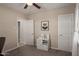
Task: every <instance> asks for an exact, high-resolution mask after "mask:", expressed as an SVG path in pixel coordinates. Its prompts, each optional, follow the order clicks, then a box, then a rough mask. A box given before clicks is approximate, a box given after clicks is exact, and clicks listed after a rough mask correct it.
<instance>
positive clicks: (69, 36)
mask: <svg viewBox="0 0 79 59" xmlns="http://www.w3.org/2000/svg"><path fill="white" fill-rule="evenodd" d="M73 34H74V19H73V14H65V15H59V17H58V48H59V49H60V50H65V51H71V50H72V40H73Z"/></svg>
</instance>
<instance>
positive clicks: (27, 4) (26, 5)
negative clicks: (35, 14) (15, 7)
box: [24, 3, 41, 9]
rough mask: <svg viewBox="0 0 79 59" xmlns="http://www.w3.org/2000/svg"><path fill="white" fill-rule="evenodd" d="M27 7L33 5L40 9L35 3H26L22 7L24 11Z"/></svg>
mask: <svg viewBox="0 0 79 59" xmlns="http://www.w3.org/2000/svg"><path fill="white" fill-rule="evenodd" d="M29 5H33V6H35V7H36V8H37V9H40V8H41V7H40V6H39V5H37V4H36V3H30V4H29V3H26V4H25V6H24V9H26V8H27V7H28V6H29Z"/></svg>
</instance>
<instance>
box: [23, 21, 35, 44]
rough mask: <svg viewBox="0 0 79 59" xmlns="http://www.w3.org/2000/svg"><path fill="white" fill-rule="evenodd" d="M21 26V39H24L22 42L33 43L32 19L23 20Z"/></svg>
mask: <svg viewBox="0 0 79 59" xmlns="http://www.w3.org/2000/svg"><path fill="white" fill-rule="evenodd" d="M22 28H23V30H22V37H23V40H24V44H26V45H34V39H33V37H34V36H33V33H34V32H33V20H23V23H22Z"/></svg>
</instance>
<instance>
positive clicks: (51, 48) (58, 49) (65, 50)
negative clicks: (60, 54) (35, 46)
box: [51, 47, 72, 52]
mask: <svg viewBox="0 0 79 59" xmlns="http://www.w3.org/2000/svg"><path fill="white" fill-rule="evenodd" d="M51 49H56V50H61V51H66V50H62V49H59V48H54V47H51ZM66 52H72V51H66Z"/></svg>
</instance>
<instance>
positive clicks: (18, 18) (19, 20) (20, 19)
mask: <svg viewBox="0 0 79 59" xmlns="http://www.w3.org/2000/svg"><path fill="white" fill-rule="evenodd" d="M23 20H25V19H23V18H20V17H17V22H16V25H17V41H16V42H17V47H21V46H24V45H25V44H23V45H19V43H18V22H20V26H21V22H22V21H23ZM34 25H35V24H34V20H33V41H34V42H33V43H34V44H33V45H34V46H35V39H34V38H35V29H34V28H35V26H34ZM20 35H21V34H20Z"/></svg>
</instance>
